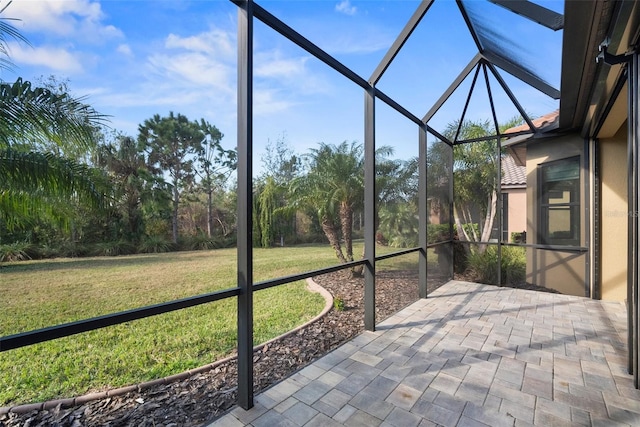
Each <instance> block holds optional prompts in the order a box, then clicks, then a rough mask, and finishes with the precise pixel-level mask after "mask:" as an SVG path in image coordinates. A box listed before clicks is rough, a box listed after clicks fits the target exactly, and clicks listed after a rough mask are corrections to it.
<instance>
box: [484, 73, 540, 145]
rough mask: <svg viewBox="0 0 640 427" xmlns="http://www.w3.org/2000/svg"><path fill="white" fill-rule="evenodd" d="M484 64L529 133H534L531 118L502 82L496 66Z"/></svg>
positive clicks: (534, 128) (534, 129)
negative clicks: (525, 124) (529, 130)
mask: <svg viewBox="0 0 640 427" xmlns="http://www.w3.org/2000/svg"><path fill="white" fill-rule="evenodd" d="M485 64H486V65H487V67H489V70H490V71H491V74H493V76H494V77H495V78H496V80H497V81H498V84H499V85H500V87H502V90H504V91H505V93H506V94H507V96H508V97H509V99H510V100H511V102H513V105H514V106H515V107H516V109H517V110H518V112H519V113H520V115H521V116H522V118H523V119H524V121H525V122H527V125H528V126H529V129H531V132H533V133H536V132H537V130H536V127H535V126H534V124H533V122H532V121H531V118H530V117H529V115H528V114H527V112H526V111H524V108H522V105H520V102H518V99H517V98H516V97H515V95H514V94H513V92H511V89H510V88H509V86H508V85H507V83H506V82H505V81H504V79H503V78H502V76H501V75H500V73H499V72H498V70H496V66H495V65H493V63H491V62H489V61H486V62H485ZM525 83H526V82H525Z"/></svg>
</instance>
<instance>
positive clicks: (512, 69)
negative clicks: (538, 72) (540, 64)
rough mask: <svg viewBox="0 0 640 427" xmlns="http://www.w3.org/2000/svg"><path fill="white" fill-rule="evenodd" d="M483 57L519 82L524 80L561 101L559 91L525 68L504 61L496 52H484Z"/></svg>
mask: <svg viewBox="0 0 640 427" xmlns="http://www.w3.org/2000/svg"><path fill="white" fill-rule="evenodd" d="M482 56H483V57H484V59H486V60H487V61H489V62H490V63H492V64H494V65H495V66H497V67H499V68H502V69H503V70H504V71H506V72H507V73H509V74H511V75H512V76H513V77H515V78H517V79H519V80H522V81H523V82H525V83H526V84H528V85H529V86H531V87H534V88H536V89H538V90H539V91H540V92H542V93H544V94H545V95H547V96H548V97H550V98H553V99H560V91H559V90H558V89H556V88H554V87H553V86H551V85H550V84H548V83H547V82H545V81H543V80H541V79H539V78H538V77H536V76H534V75H533V74H531V73H530V72H529V71H527V70H525V69H524V68H522V67H520V66H518V65H516V64H514V63H513V62H511V61H508V60H506V59H504V58H503V57H501V56H500V55H497V54H495V53H494V52H489V51H484V52H482Z"/></svg>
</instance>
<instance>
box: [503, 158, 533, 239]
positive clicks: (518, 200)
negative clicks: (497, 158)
mask: <svg viewBox="0 0 640 427" xmlns="http://www.w3.org/2000/svg"><path fill="white" fill-rule="evenodd" d="M500 182H501V186H500V188H501V193H502V239H501V240H502V241H503V242H511V241H512V240H514V237H515V236H516V233H518V234H517V236H518V238H517V240H518V242H520V243H524V236H525V235H526V234H522V233H524V232H526V230H527V168H526V166H523V165H518V164H517V163H516V161H515V160H514V159H513V157H512V156H510V155H506V156H504V157H503V158H502V179H501V181H500Z"/></svg>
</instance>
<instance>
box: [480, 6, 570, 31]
mask: <svg viewBox="0 0 640 427" xmlns="http://www.w3.org/2000/svg"><path fill="white" fill-rule="evenodd" d="M489 1H490V2H492V3H495V4H497V5H498V6H502V7H504V8H505V9H507V10H510V11H511V12H513V13H517V14H518V15H520V16H523V17H525V18H527V19H529V20H531V21H533V22H537V23H538V24H540V25H543V26H545V27H547V28H549V29H552V30H553V31H558V30H561V29H562V28H563V27H564V15H562V14H561V13H558V12H554V11H553V10H550V9H547V8H546V7H544V6H540V5H538V4H535V3H532V2H530V1H526V0H520V1H513V0H489Z"/></svg>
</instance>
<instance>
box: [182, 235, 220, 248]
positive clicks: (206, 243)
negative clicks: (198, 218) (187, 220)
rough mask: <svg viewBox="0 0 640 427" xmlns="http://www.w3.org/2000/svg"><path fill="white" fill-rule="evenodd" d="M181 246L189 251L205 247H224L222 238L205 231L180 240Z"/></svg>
mask: <svg viewBox="0 0 640 427" xmlns="http://www.w3.org/2000/svg"><path fill="white" fill-rule="evenodd" d="M180 247H181V248H183V249H185V250H187V251H201V250H205V249H220V248H222V247H223V242H222V241H221V239H219V238H216V237H209V236H207V235H206V234H204V233H199V234H196V235H194V236H189V237H186V238H185V239H184V240H182V241H181V242H180Z"/></svg>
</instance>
